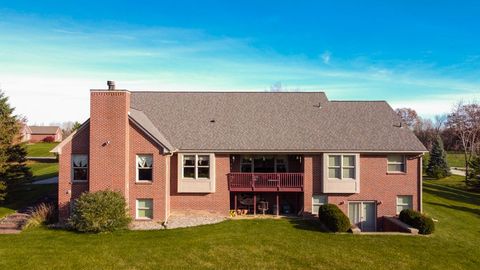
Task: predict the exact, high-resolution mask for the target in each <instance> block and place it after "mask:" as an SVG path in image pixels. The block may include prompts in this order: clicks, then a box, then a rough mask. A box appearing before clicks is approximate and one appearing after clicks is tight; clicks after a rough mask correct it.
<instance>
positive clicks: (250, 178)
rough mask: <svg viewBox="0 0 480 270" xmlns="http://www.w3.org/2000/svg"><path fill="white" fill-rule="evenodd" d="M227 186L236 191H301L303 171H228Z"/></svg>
mask: <svg viewBox="0 0 480 270" xmlns="http://www.w3.org/2000/svg"><path fill="white" fill-rule="evenodd" d="M228 188H229V190H230V191H238V192H254V191H256V192H278V191H280V192H303V173H229V174H228Z"/></svg>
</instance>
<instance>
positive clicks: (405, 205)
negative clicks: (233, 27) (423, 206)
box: [397, 196, 413, 215]
mask: <svg viewBox="0 0 480 270" xmlns="http://www.w3.org/2000/svg"><path fill="white" fill-rule="evenodd" d="M412 198H413V196H397V215H400V212H402V210H404V209H413V204H412Z"/></svg>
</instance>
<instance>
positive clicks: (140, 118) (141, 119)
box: [130, 108, 175, 151]
mask: <svg viewBox="0 0 480 270" xmlns="http://www.w3.org/2000/svg"><path fill="white" fill-rule="evenodd" d="M130 118H131V120H133V121H134V122H135V123H137V124H138V125H139V126H140V127H142V128H143V129H144V131H145V132H146V133H147V134H148V135H150V136H151V137H152V138H153V139H154V140H155V141H157V143H159V144H161V145H162V146H163V147H165V148H166V149H167V150H168V151H172V150H175V148H174V147H173V146H172V145H171V144H170V142H169V141H167V139H165V136H163V134H162V133H161V132H160V131H159V130H158V129H157V128H156V127H155V125H154V124H153V123H152V122H151V121H150V119H149V118H148V117H147V116H146V115H145V114H144V113H143V112H142V111H139V110H135V109H133V108H130Z"/></svg>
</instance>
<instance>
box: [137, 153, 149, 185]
mask: <svg viewBox="0 0 480 270" xmlns="http://www.w3.org/2000/svg"><path fill="white" fill-rule="evenodd" d="M152 180H153V155H151V154H148V155H137V181H152Z"/></svg>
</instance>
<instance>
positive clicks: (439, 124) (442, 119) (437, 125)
mask: <svg viewBox="0 0 480 270" xmlns="http://www.w3.org/2000/svg"><path fill="white" fill-rule="evenodd" d="M446 122H447V115H446V114H441V115H435V118H434V122H433V128H434V129H435V135H440V132H441V131H442V130H443V129H444V128H445V124H446Z"/></svg>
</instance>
